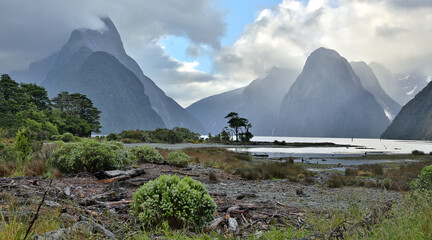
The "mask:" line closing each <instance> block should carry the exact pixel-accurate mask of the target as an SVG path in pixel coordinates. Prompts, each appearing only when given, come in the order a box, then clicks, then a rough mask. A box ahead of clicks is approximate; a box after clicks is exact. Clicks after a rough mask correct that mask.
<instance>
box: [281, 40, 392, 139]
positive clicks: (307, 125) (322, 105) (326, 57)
mask: <svg viewBox="0 0 432 240" xmlns="http://www.w3.org/2000/svg"><path fill="white" fill-rule="evenodd" d="M389 123H390V122H389V119H388V118H387V117H386V115H385V114H384V110H383V109H382V108H381V106H380V105H379V104H378V103H377V101H376V100H375V98H374V96H373V95H372V94H371V93H370V92H368V91H367V90H365V89H364V88H363V86H362V83H361V82H360V79H359V77H358V76H357V75H356V74H355V72H354V70H353V69H352V67H351V66H350V64H349V63H348V61H347V60H346V59H345V58H343V57H341V56H340V55H339V54H338V53H337V52H336V51H334V50H329V49H325V48H319V49H317V50H315V51H314V52H313V53H312V54H311V55H310V56H309V57H308V59H307V61H306V64H305V66H304V68H303V71H302V73H301V74H300V76H299V77H298V78H297V80H296V81H295V83H294V84H293V85H292V86H291V89H290V90H289V92H288V93H287V94H286V96H285V97H284V99H283V101H282V104H281V108H280V114H279V119H278V124H277V127H276V133H277V134H278V135H281V136H293V137H364V138H368V137H379V135H380V133H381V132H382V131H383V130H384V129H385V128H386V127H387V126H388V125H389Z"/></svg>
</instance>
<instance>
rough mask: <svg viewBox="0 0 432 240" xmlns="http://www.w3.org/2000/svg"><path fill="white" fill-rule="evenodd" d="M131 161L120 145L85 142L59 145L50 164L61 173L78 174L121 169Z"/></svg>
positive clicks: (129, 155)
mask: <svg viewBox="0 0 432 240" xmlns="http://www.w3.org/2000/svg"><path fill="white" fill-rule="evenodd" d="M133 159H134V157H132V154H131V153H130V152H129V150H128V149H126V148H125V147H124V145H123V144H122V143H119V142H105V143H101V142H97V141H95V140H86V141H83V142H78V143H62V144H60V146H59V147H58V148H57V149H56V150H55V151H54V152H53V154H52V156H51V163H52V165H53V166H54V167H56V168H58V169H59V170H60V171H62V172H63V173H78V172H98V171H102V170H113V169H121V168H123V167H124V166H125V165H126V164H129V163H131V162H132V161H133Z"/></svg>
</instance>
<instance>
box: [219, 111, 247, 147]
mask: <svg viewBox="0 0 432 240" xmlns="http://www.w3.org/2000/svg"><path fill="white" fill-rule="evenodd" d="M225 118H228V119H229V120H228V122H227V123H228V124H229V127H230V128H232V129H233V131H234V134H235V136H236V141H239V140H240V139H241V140H242V141H244V142H248V141H249V140H250V139H251V138H252V137H253V134H252V133H251V132H250V131H249V129H250V128H252V124H251V123H249V120H247V119H246V118H241V117H239V115H238V113H236V112H230V113H229V114H228V115H226V116H225Z"/></svg>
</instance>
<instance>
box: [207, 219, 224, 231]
mask: <svg viewBox="0 0 432 240" xmlns="http://www.w3.org/2000/svg"><path fill="white" fill-rule="evenodd" d="M224 220H225V217H218V218H216V219H214V220H213V221H212V222H211V223H210V224H209V225H208V226H207V227H205V228H204V229H203V232H209V231H211V230H213V229H215V228H217V227H218V226H219V224H221V223H222V222H223V221H224Z"/></svg>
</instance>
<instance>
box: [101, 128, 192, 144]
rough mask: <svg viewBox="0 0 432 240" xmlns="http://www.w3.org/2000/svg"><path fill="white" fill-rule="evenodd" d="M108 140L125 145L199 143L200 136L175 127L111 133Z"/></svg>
mask: <svg viewBox="0 0 432 240" xmlns="http://www.w3.org/2000/svg"><path fill="white" fill-rule="evenodd" d="M107 140H118V141H121V142H124V143H138V142H150V143H172V144H173V143H182V142H199V141H200V134H198V133H194V132H192V131H190V130H189V129H187V128H181V127H175V128H173V129H166V128H157V129H155V130H148V131H141V130H127V131H123V132H122V133H120V134H114V133H111V134H109V135H108V136H107Z"/></svg>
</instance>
